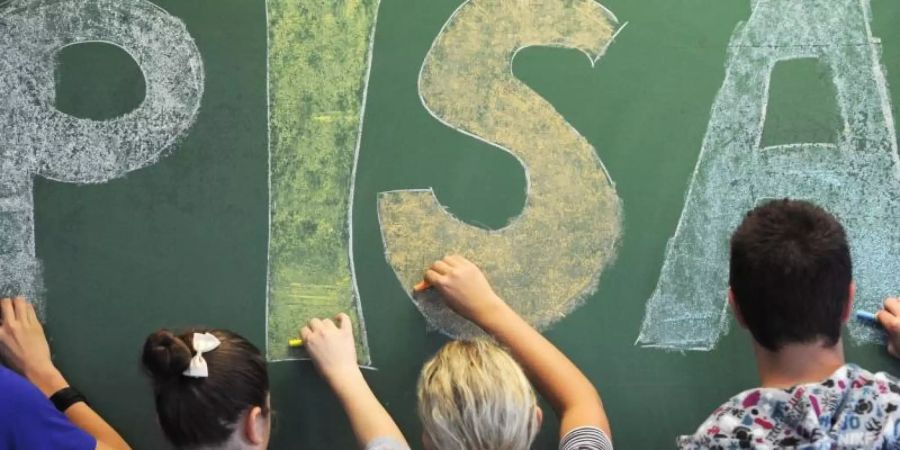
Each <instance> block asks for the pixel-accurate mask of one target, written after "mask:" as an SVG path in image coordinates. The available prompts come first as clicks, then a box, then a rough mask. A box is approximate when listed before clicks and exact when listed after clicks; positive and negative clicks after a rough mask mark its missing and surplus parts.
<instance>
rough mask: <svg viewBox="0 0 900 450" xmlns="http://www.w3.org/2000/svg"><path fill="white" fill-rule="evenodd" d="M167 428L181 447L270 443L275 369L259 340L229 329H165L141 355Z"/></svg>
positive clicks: (240, 449)
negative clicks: (256, 343) (271, 369)
mask: <svg viewBox="0 0 900 450" xmlns="http://www.w3.org/2000/svg"><path fill="white" fill-rule="evenodd" d="M141 360H142V363H143V366H144V370H145V371H146V372H147V374H148V376H149V377H150V378H151V380H152V383H153V392H154V396H155V399H156V413H157V416H158V418H159V423H160V425H161V426H162V429H163V433H164V434H165V435H166V438H167V439H168V440H169V442H171V443H172V445H174V446H175V448H177V449H186V450H201V449H202V450H206V449H209V450H212V449H222V450H226V449H227V450H244V449H265V448H266V447H267V446H268V443H269V434H270V430H271V421H270V414H269V412H270V406H269V405H270V403H269V374H268V369H267V367H266V360H265V358H264V357H263V355H262V353H260V351H259V349H257V348H256V347H255V346H254V345H253V344H251V343H250V342H249V341H248V340H247V339H245V338H243V337H242V336H240V335H238V334H236V333H233V332H231V331H228V330H218V329H194V330H190V331H189V332H186V333H183V334H174V333H172V332H171V331H168V330H159V331H157V332H155V333H153V334H151V335H150V336H149V337H147V341H146V342H145V343H144V351H143V355H142V357H141Z"/></svg>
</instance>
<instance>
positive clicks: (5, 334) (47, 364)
mask: <svg viewBox="0 0 900 450" xmlns="http://www.w3.org/2000/svg"><path fill="white" fill-rule="evenodd" d="M0 314H2V315H3V317H2V318H0V355H2V356H3V360H4V361H5V362H6V364H8V365H9V366H10V368H11V369H13V370H15V371H17V372H19V373H20V374H22V375H23V376H24V377H25V378H27V379H28V380H29V381H31V382H32V383H34V384H35V385H36V386H37V387H38V388H39V389H41V390H42V391H44V393H45V394H46V393H48V392H49V393H50V394H52V393H53V392H56V391H57V390H59V389H62V388H64V387H66V382H65V380H63V378H62V375H61V374H60V373H59V371H58V370H57V369H56V367H55V366H54V365H53V361H52V360H51V359H50V345H49V344H48V343H47V338H46V336H44V328H43V327H42V326H41V322H40V321H39V320H38V318H37V314H35V312H34V306H32V305H31V303H28V301H27V300H25V297H16V298H15V299H11V298H3V299H0Z"/></svg>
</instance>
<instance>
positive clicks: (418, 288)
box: [413, 280, 431, 292]
mask: <svg viewBox="0 0 900 450" xmlns="http://www.w3.org/2000/svg"><path fill="white" fill-rule="evenodd" d="M430 287H431V284H429V283H428V282H427V281H425V280H422V281H420V282H419V284H417V285H415V286H414V287H413V292H422V291H424V290H425V289H428V288H430Z"/></svg>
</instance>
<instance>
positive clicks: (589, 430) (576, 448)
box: [365, 427, 613, 450]
mask: <svg viewBox="0 0 900 450" xmlns="http://www.w3.org/2000/svg"><path fill="white" fill-rule="evenodd" d="M365 450H409V447H407V446H406V445H405V444H402V443H400V442H397V441H395V440H394V439H391V438H378V439H375V440H374V441H372V442H369V444H368V445H366V449H365ZM559 450H613V446H612V442H610V440H609V437H607V436H606V433H604V432H603V431H602V430H601V429H599V428H597V427H578V428H575V429H573V430H572V431H569V432H568V433H566V435H565V436H563V438H562V440H561V441H560V442H559Z"/></svg>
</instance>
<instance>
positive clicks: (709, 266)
mask: <svg viewBox="0 0 900 450" xmlns="http://www.w3.org/2000/svg"><path fill="white" fill-rule="evenodd" d="M861 43H862V44H864V45H860V44H861ZM880 53H881V41H880V40H879V39H877V38H875V37H874V36H873V35H872V31H871V28H870V8H869V1H868V0H806V1H802V2H797V1H793V0H755V1H754V2H753V9H752V12H751V16H750V18H749V19H748V21H747V22H745V23H742V24H741V25H739V26H738V27H737V29H736V30H735V32H734V35H733V37H732V40H731V43H730V45H729V54H728V59H727V68H726V75H725V80H724V82H723V84H722V87H721V89H720V90H719V92H718V94H717V96H716V98H715V101H714V104H713V107H712V113H711V117H710V121H709V126H708V129H707V132H706V136H705V138H704V139H703V144H702V147H701V150H700V156H699V159H698V162H697V165H696V167H695V169H694V174H693V179H692V181H691V185H690V188H689V190H688V192H687V197H686V202H685V206H684V210H683V211H682V215H681V218H680V220H679V222H678V226H677V228H676V230H675V234H674V236H673V237H672V239H671V240H670V241H669V242H668V244H667V246H666V257H665V261H664V263H663V267H662V271H661V274H660V278H659V281H658V284H657V286H656V289H655V291H654V292H653V294H652V296H651V298H650V299H649V300H648V302H647V310H646V314H645V316H644V322H643V325H642V327H641V331H640V335H639V337H638V339H637V344H639V345H643V346H648V347H660V348H666V349H675V350H709V349H711V348H712V347H713V346H714V345H715V343H716V341H717V340H718V339H719V336H720V335H721V334H722V333H724V332H725V331H727V328H728V321H727V318H728V315H727V312H726V304H727V302H726V291H727V278H728V277H727V272H728V237H729V236H730V233H731V232H732V230H733V229H734V227H736V226H737V224H738V223H739V222H740V220H741V218H742V217H743V214H744V212H745V211H746V210H748V209H750V208H752V207H753V206H754V205H755V204H756V203H757V202H758V201H760V200H762V199H765V198H780V197H794V198H802V199H807V200H811V201H814V202H816V203H818V204H820V205H822V206H823V207H825V208H826V209H828V210H830V211H832V212H833V213H834V214H836V215H837V216H838V217H839V218H840V219H841V221H842V222H843V223H844V225H845V227H846V229H847V232H848V236H849V240H850V245H851V252H852V254H853V259H854V278H855V280H856V283H857V286H858V290H857V300H856V304H857V305H859V307H860V308H862V309H870V310H875V309H878V307H879V305H880V304H881V301H882V299H883V298H884V297H886V296H888V295H892V294H895V293H896V289H897V286H896V281H895V279H894V278H892V277H891V276H890V274H894V273H897V271H898V270H900V260H898V259H897V258H896V255H897V254H900V234H898V233H897V232H896V227H893V226H889V225H888V224H893V223H896V222H897V220H898V219H900V201H898V200H897V199H898V198H900V161H898V155H897V138H896V133H895V130H894V118H893V115H892V112H891V105H890V100H889V99H890V97H889V94H888V89H887V82H886V80H885V73H884V69H883V68H882V66H881V63H880V61H879V58H880ZM805 58H816V59H818V60H819V61H820V63H821V64H823V65H824V66H825V67H827V68H828V69H829V72H830V73H831V81H832V82H833V84H834V87H835V92H836V95H837V98H836V100H837V105H838V109H839V112H840V117H841V128H842V129H841V130H839V133H838V136H837V142H836V143H834V144H825V143H798V144H790V145H778V146H773V147H761V139H762V136H763V130H764V126H765V122H766V110H767V107H768V97H769V84H770V78H771V73H772V70H773V68H774V66H775V64H776V63H778V62H781V61H788V60H797V59H805ZM850 332H851V336H853V337H854V338H855V339H857V340H871V339H874V338H875V336H876V335H875V331H873V330H872V329H871V327H865V326H860V325H858V324H855V323H852V324H850Z"/></svg>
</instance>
